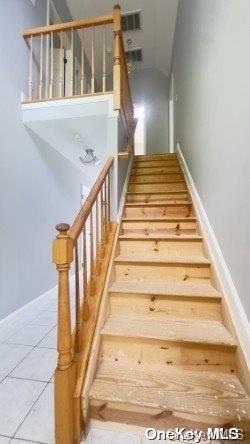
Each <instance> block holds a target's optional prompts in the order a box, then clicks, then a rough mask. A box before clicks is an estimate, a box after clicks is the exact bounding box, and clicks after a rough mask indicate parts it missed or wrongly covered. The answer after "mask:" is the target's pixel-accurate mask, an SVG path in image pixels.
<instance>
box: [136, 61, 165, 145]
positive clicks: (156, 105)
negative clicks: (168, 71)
mask: <svg viewBox="0 0 250 444" xmlns="http://www.w3.org/2000/svg"><path fill="white" fill-rule="evenodd" d="M130 81H131V90H132V98H133V102H134V103H136V104H142V105H144V106H145V116H146V152H147V153H166V152H168V151H169V135H168V99H169V82H168V78H167V77H166V76H165V75H164V74H163V73H161V72H160V71H159V70H158V69H141V70H140V69H138V70H136V71H134V72H133V73H131V75H130Z"/></svg>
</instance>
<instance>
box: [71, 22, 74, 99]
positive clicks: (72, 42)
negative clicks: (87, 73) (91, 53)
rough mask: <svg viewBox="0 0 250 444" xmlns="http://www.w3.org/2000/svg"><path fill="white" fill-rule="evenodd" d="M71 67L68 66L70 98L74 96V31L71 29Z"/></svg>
mask: <svg viewBox="0 0 250 444" xmlns="http://www.w3.org/2000/svg"><path fill="white" fill-rule="evenodd" d="M70 51H71V66H70V96H73V95H74V29H73V28H72V29H71V43H70Z"/></svg>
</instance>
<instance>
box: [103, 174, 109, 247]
mask: <svg viewBox="0 0 250 444" xmlns="http://www.w3.org/2000/svg"><path fill="white" fill-rule="evenodd" d="M103 186H104V215H105V243H106V242H107V240H108V206H107V176H106V178H105V181H104V184H103Z"/></svg>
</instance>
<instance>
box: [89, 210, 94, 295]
mask: <svg viewBox="0 0 250 444" xmlns="http://www.w3.org/2000/svg"><path fill="white" fill-rule="evenodd" d="M89 241H90V242H89V249H90V276H89V278H90V295H91V296H93V295H94V279H95V271H94V233H93V211H92V209H91V211H90V216H89Z"/></svg>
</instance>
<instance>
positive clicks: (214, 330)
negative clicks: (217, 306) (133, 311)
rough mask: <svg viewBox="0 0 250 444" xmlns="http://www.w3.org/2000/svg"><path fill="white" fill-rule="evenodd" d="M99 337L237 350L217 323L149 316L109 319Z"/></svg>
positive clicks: (230, 337)
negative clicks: (118, 337)
mask: <svg viewBox="0 0 250 444" xmlns="http://www.w3.org/2000/svg"><path fill="white" fill-rule="evenodd" d="M101 333H102V335H109V336H110V335H111V336H122V337H133V338H148V339H156V340H164V341H170V342H192V343H197V342H198V343H199V344H213V345H223V346H228V347H236V345H237V342H236V340H235V339H234V338H233V337H232V336H231V335H230V333H229V332H228V331H227V330H226V328H225V327H224V326H223V325H222V324H221V323H220V322H218V321H210V320H204V319H201V320H200V319H182V318H166V317H157V318H152V317H150V316H109V317H108V318H107V320H106V322H105V324H104V326H103V329H102V331H101Z"/></svg>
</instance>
